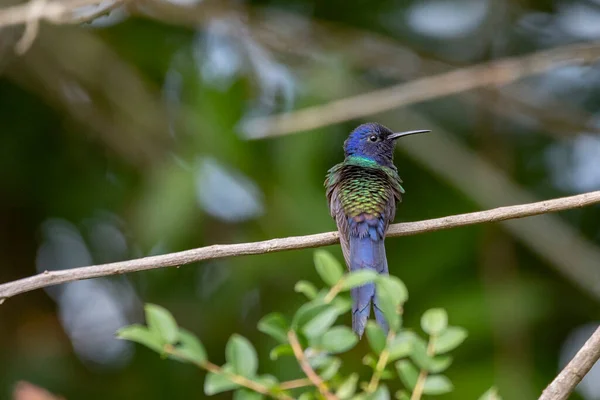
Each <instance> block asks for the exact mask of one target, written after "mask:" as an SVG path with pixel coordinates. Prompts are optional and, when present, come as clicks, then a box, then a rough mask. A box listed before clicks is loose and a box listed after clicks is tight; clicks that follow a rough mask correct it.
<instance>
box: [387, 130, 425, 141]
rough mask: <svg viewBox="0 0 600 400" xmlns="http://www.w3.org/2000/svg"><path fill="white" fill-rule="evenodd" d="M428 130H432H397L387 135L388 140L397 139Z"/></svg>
mask: <svg viewBox="0 0 600 400" xmlns="http://www.w3.org/2000/svg"><path fill="white" fill-rule="evenodd" d="M427 132H431V131H430V130H420V131H408V132H396V133H392V134H391V135H389V136H388V137H387V139H388V140H396V139H399V138H401V137H403V136H408V135H416V134H418V133H427Z"/></svg>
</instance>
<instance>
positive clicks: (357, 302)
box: [350, 228, 388, 337]
mask: <svg viewBox="0 0 600 400" xmlns="http://www.w3.org/2000/svg"><path fill="white" fill-rule="evenodd" d="M371 230H375V228H371V229H369V234H366V235H360V236H358V235H357V236H352V235H351V236H350V271H358V270H361V269H371V270H373V271H375V272H377V273H379V274H385V275H387V274H388V266H387V260H386V256H385V244H384V241H383V238H381V237H380V236H379V235H377V234H371V232H370V231H371ZM361 236H362V237H361ZM351 294H352V302H353V304H352V329H353V330H354V332H356V333H357V334H358V336H360V337H362V335H363V333H364V331H365V327H366V325H367V320H368V319H369V316H370V314H371V304H373V309H374V312H375V319H376V320H377V323H378V324H379V325H381V327H382V328H383V330H384V332H386V333H387V331H388V324H387V321H386V320H385V317H384V316H383V313H382V312H381V309H380V308H379V307H378V300H377V295H376V290H375V284H373V283H368V284H366V285H363V286H360V287H357V288H354V289H352V291H351Z"/></svg>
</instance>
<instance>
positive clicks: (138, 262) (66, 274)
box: [0, 191, 600, 303]
mask: <svg viewBox="0 0 600 400" xmlns="http://www.w3.org/2000/svg"><path fill="white" fill-rule="evenodd" d="M597 203H600V191H595V192H589V193H584V194H579V195H576V196H570V197H562V198H558V199H553V200H546V201H540V202H536V203H530V204H521V205H516V206H508V207H499V208H494V209H491V210H487V211H479V212H474V213H470V214H459V215H453V216H449V217H443V218H435V219H429V220H425V221H418V222H406V223H400V224H394V225H391V226H390V228H389V230H388V233H387V237H399V236H409V235H416V234H419V233H424V232H434V231H438V230H442V229H449V228H456V227H459V226H467V225H474V224H479V223H483V222H498V221H505V220H508V219H515V218H523V217H529V216H533V215H540V214H545V213H550V212H557V211H563V210H568V209H572V208H580V207H585V206H588V205H591V204H597ZM338 240H339V237H338V233H337V232H326V233H318V234H314V235H307V236H292V237H287V238H281V239H271V240H265V241H263V242H251V243H239V244H216V245H212V246H207V247H200V248H197V249H192V250H186V251H180V252H176V253H169V254H163V255H159V256H152V257H144V258H138V259H134V260H128V261H120V262H115V263H110V264H100V265H93V266H89V267H79V268H72V269H66V270H59V271H45V272H43V273H41V274H38V275H34V276H30V277H28V278H23V279H19V280H16V281H12V282H8V283H4V284H2V285H0V303H1V302H2V299H6V298H9V297H12V296H15V295H17V294H21V293H26V292H30V291H32V290H35V289H40V288H43V287H47V286H52V285H58V284H60V283H67V282H73V281H78V280H82V279H91V278H98V277H102V276H109V275H118V274H125V273H129V272H136V271H145V270H149V269H155V268H162V267H173V266H180V265H185V264H190V263H193V262H198V261H205V260H212V259H217V258H224V257H232V256H242V255H252V254H264V253H273V252H279V251H286V250H296V249H306V248H314V247H321V246H328V245H332V244H335V243H337V242H338Z"/></svg>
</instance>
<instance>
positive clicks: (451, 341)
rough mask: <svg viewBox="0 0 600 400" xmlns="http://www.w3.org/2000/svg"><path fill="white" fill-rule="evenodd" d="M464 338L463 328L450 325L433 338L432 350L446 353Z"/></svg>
mask: <svg viewBox="0 0 600 400" xmlns="http://www.w3.org/2000/svg"><path fill="white" fill-rule="evenodd" d="M466 338H467V331H466V330H465V329H463V328H459V327H456V326H451V327H449V328H447V329H446V330H445V331H444V333H442V334H441V335H440V336H438V337H436V338H435V342H434V343H433V351H434V353H435V354H442V353H447V352H449V351H452V350H454V349H455V348H457V347H458V346H459V345H460V344H461V343H462V342H464V340H465V339H466Z"/></svg>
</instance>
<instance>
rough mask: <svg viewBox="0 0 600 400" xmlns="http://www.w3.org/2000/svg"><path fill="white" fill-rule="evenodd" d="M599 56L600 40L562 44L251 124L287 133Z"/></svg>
mask: <svg viewBox="0 0 600 400" xmlns="http://www.w3.org/2000/svg"><path fill="white" fill-rule="evenodd" d="M598 58H600V42H595V43H591V44H588V43H586V44H575V45H569V46H564V47H559V48H556V49H552V50H547V51H542V52H538V53H534V54H530V55H527V56H523V57H512V58H506V59H503V60H498V61H492V62H489V63H484V64H479V65H475V66H473V67H467V68H461V69H458V70H454V71H450V72H446V73H442V74H439V75H435V76H431V77H425V78H420V79H415V80H413V81H410V82H407V83H401V84H398V85H394V86H391V87H388V88H384V89H379V90H375V91H372V92H369V93H364V94H360V95H357V96H353V97H348V98H344V99H341V100H336V101H332V102H330V103H327V104H325V105H320V106H313V107H308V108H305V109H302V110H299V111H295V112H291V113H286V114H280V115H276V116H272V117H265V118H257V119H254V120H251V121H249V122H248V123H247V125H246V127H245V129H246V131H247V132H248V134H249V136H250V137H252V138H264V137H268V136H278V135H286V134H290V133H293V132H298V131H304V130H310V129H315V128H319V127H322V126H327V125H331V124H334V123H338V122H343V121H347V120H351V119H357V118H361V117H365V116H368V115H372V114H377V113H380V112H383V111H387V110H391V109H393V108H397V107H400V106H405V105H408V104H414V103H418V102H422V101H425V100H430V99H433V98H438V97H442V96H446V95H449V94H455V93H461V92H465V91H467V90H471V89H475V88H478V87H482V86H490V85H506V84H508V83H511V82H514V81H516V80H518V79H521V78H523V77H526V76H529V75H534V74H539V73H541V72H544V71H547V70H550V69H553V68H558V67H560V66H564V65H569V64H575V63H591V62H593V61H595V60H597V59H598Z"/></svg>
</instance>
